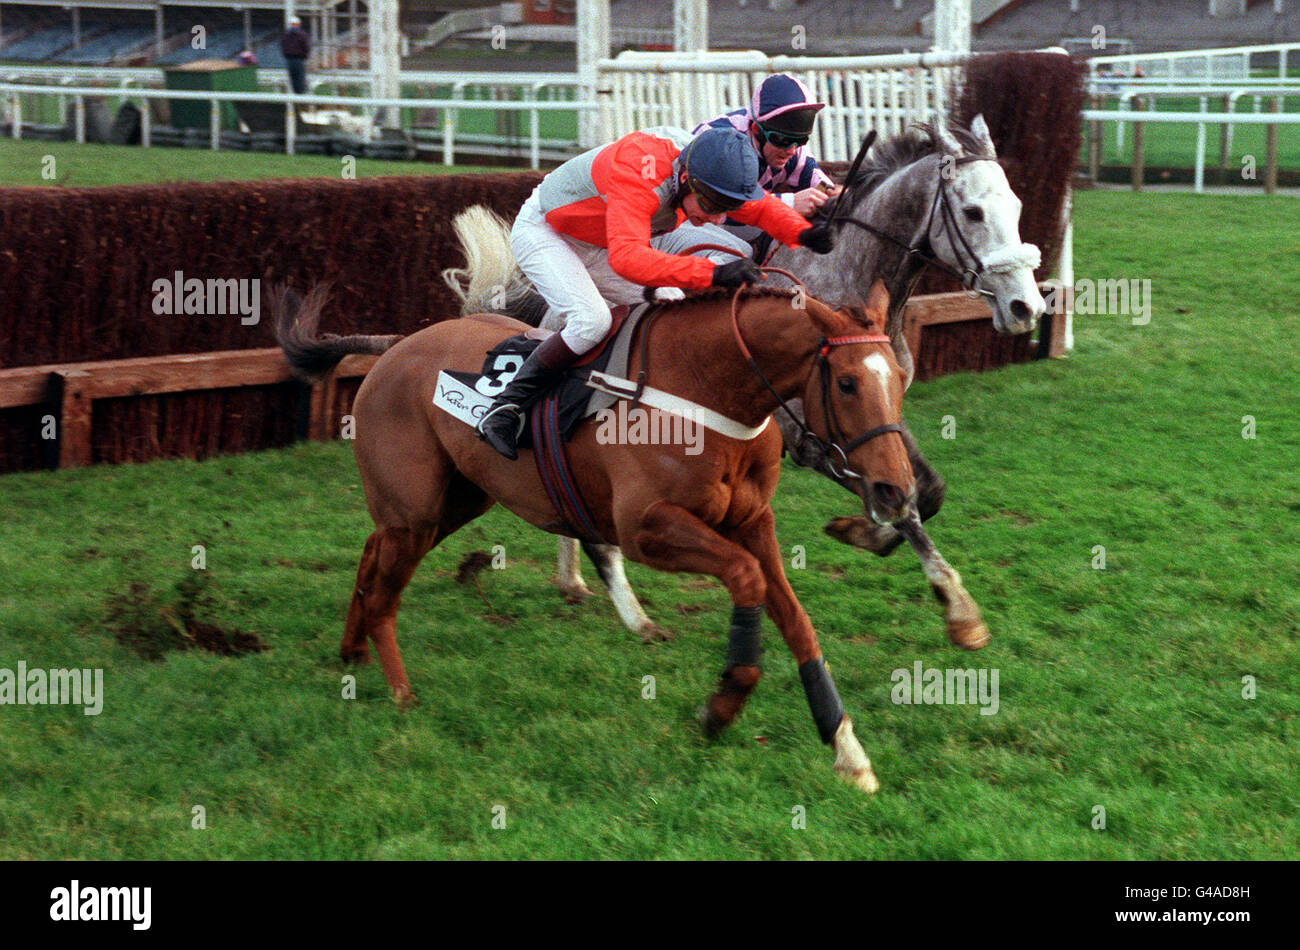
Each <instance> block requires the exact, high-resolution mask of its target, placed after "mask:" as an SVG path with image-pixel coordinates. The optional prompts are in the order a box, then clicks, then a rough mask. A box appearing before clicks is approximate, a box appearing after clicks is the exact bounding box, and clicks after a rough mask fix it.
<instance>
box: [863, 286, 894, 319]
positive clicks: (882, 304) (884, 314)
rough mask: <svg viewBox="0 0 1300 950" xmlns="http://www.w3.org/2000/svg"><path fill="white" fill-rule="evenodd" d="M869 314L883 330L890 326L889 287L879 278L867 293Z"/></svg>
mask: <svg viewBox="0 0 1300 950" xmlns="http://www.w3.org/2000/svg"><path fill="white" fill-rule="evenodd" d="M867 316H868V317H869V318H870V319H872V320H874V321H875V322H876V323H877V324H879V325H880V328H881V329H882V330H883V329H884V328H885V327H887V326H889V289H888V288H887V287H886V286H885V282H884V281H883V280H880V279H879V278H877V279H876V282H875V283H874V284H872V285H871V291H870V292H869V293H868V294H867Z"/></svg>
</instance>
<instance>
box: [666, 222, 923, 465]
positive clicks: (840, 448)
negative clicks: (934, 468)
mask: <svg viewBox="0 0 1300 950" xmlns="http://www.w3.org/2000/svg"><path fill="white" fill-rule="evenodd" d="M696 251H724V252H726V253H728V254H734V255H736V256H737V257H743V256H744V255H743V254H742V253H741V252H739V251H737V250H735V249H734V248H730V247H724V246H723V245H721V244H696V245H695V246H693V247H690V248H687V249H686V250H685V251H683V252H682V253H683V254H694V253H695V252H696ZM760 269H761V270H762V271H763V273H764V274H780V275H781V276H782V277H785V278H786V279H787V280H789V281H791V282H792V283H793V284H795V285H796V286H797V287H799V288H800V289H801V290H802V291H803V292H804V295H805V296H811V295H810V294H809V293H808V288H807V287H806V286H805V285H804V282H803V281H801V280H800V279H799V278H798V277H796V276H795V275H794V274H792V273H790V272H789V271H787V270H783V269H781V268H780V267H762V268H760ZM743 292H744V287H737V288H736V293H735V295H734V296H733V297H732V298H731V332H732V335H733V336H734V337H735V340H736V345H737V346H738V347H739V348H740V354H741V356H743V357H744V358H745V362H746V363H748V364H749V368H750V369H752V370H753V371H754V374H755V375H756V376H758V378H759V379H760V380H761V381H762V383H763V385H764V386H765V387H767V391H768V392H769V393H771V394H772V397H773V398H774V399H776V401H777V403H778V404H779V405H780V406H781V408H782V409H784V410H785V414H786V415H787V416H789V417H790V419H791V420H793V421H794V423H795V425H796V426H798V428H799V445H800V446H802V445H804V443H806V442H809V441H811V442H812V443H813V444H814V445H815V446H817V447H818V448H819V449H820V450H821V453H822V455H823V457H824V458H825V459H826V464H827V465H828V466H830V470H831V473H832V474H833V475H834V476H835V477H836V478H856V479H861V478H862V475H861V474H860V473H858V472H855V471H853V470H852V469H851V468H849V453H850V452H852V451H853V450H854V449H856V448H857V447H858V446H860V445H862V444H864V443H866V442H869V441H870V440H872V439H874V438H876V437H877V436H882V435H885V434H887V433H890V432H897V433H899V434H900V435H901V434H902V432H903V427H902V425H901V424H900V423H897V422H890V423H886V424H885V425H881V426H876V427H875V428H874V429H868V430H867V431H866V432H864V433H862V434H861V435H859V436H858V437H857V438H855V439H852V440H851V441H850V442H849V443H848V445H841V443H842V442H843V439H844V436H843V434H842V433H841V430H840V427H839V423H838V421H837V419H836V417H835V406H834V404H833V403H832V402H831V372H830V362H829V360H827V354H829V353H830V351H831V349H832V348H833V347H836V346H848V345H851V344H856V343H884V344H890V345H892V341H891V340H890V338H889V337H888V335H886V334H884V333H865V334H860V335H857V336H834V337H822V338H821V340H820V341H818V344H817V356H816V358H815V359H814V360H813V365H812V366H811V367H810V368H809V370H808V379H807V380H805V382H804V391H805V392H807V391H808V380H811V379H812V374H813V373H814V372H819V373H820V374H821V391H822V413H823V415H825V417H826V428H827V434H828V435H829V436H830V441H829V442H826V441H824V440H823V439H822V438H820V437H819V436H818V435H817V433H815V432H813V431H812V429H810V428H809V427H808V423H807V422H805V421H804V420H803V419H801V418H799V416H798V415H797V414H796V413H795V412H794V410H792V409H791V408H790V405H789V403H787V402H786V401H785V400H784V399H783V398H781V394H780V393H778V392H777V391H776V387H774V386H773V385H772V382H771V380H769V379H768V378H767V374H766V373H764V372H763V370H762V368H761V367H759V365H758V361H757V360H755V359H754V354H753V353H751V352H750V349H749V346H748V345H747V344H746V343H745V337H744V334H742V333H741V332H740V299H741V294H742V293H743ZM649 335H650V330H649V327H647V328H646V330H645V333H644V336H643V337H642V352H643V354H644V352H645V349H646V347H645V342H646V339H647V338H648V337H649ZM641 365H642V369H643V370H644V367H645V363H644V360H643V361H642V364H641ZM832 452H834V453H836V454H838V455H839V462H840V463H841V464H837V462H836V460H835V457H834V455H832Z"/></svg>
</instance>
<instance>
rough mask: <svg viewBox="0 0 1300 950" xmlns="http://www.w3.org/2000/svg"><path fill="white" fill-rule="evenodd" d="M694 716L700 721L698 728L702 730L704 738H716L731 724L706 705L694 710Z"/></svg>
mask: <svg viewBox="0 0 1300 950" xmlns="http://www.w3.org/2000/svg"><path fill="white" fill-rule="evenodd" d="M695 717H696V718H697V719H698V720H699V721H700V728H701V729H702V730H703V731H704V738H706V739H716V738H718V736H720V735H722V734H723V733H724V732H726V731H727V727H728V726H729V725H731V722H730V720H726V719H723V718H722V717H721V716H719V715H718V714H717V713H715V712H714V711H713V710H712V709H710V708H709V707H708V706H707V705H705V706H701V707H700V708H699V709H698V710H696V713H695Z"/></svg>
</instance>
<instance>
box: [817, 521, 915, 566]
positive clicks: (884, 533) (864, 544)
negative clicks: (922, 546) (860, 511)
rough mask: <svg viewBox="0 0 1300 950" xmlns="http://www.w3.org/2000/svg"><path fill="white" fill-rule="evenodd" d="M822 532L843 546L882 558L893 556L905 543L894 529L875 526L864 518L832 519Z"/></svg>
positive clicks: (886, 526) (885, 526)
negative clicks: (859, 549) (860, 549)
mask: <svg viewBox="0 0 1300 950" xmlns="http://www.w3.org/2000/svg"><path fill="white" fill-rule="evenodd" d="M822 530H823V531H824V532H826V533H827V534H828V535H830V536H831V537H832V538H834V539H835V540H836V541H839V542H840V543H841V544H847V545H850V546H851V547H855V548H863V549H865V550H867V551H870V552H871V553H872V554H878V555H880V556H881V557H888V556H889V555H890V554H893V553H894V551H895V549H897V547H898V546H899V545H900V544H902V543H903V536H902V535H901V534H899V533H898V532H897V531H895V530H894V529H893V528H891V527H889V526H888V525H878V524H873V523H872V522H870V521H868V520H867V519H866V518H863V517H849V516H847V515H844V516H841V517H839V518H832V519H831V520H830V521H828V522H827V523H826V527H824V528H823V529H822Z"/></svg>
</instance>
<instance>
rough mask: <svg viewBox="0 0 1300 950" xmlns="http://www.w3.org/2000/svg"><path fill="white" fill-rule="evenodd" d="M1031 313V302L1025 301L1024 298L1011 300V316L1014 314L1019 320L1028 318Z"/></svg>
mask: <svg viewBox="0 0 1300 950" xmlns="http://www.w3.org/2000/svg"><path fill="white" fill-rule="evenodd" d="M1030 313H1031V311H1030V309H1029V304H1027V303H1025V302H1024V301H1023V300H1013V301H1011V316H1013V317H1014V318H1015V319H1016V320H1017V321H1020V320H1028V319H1029V316H1030Z"/></svg>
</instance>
